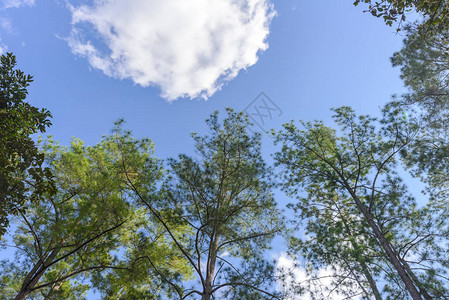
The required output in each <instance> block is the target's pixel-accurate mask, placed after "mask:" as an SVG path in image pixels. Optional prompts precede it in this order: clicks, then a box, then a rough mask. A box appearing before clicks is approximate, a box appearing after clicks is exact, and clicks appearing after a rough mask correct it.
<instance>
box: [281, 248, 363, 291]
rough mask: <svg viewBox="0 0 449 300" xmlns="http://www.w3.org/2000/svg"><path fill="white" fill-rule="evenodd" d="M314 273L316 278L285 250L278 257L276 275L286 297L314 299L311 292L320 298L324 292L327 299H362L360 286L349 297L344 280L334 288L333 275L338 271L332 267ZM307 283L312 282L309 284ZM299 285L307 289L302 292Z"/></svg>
mask: <svg viewBox="0 0 449 300" xmlns="http://www.w3.org/2000/svg"><path fill="white" fill-rule="evenodd" d="M313 273H314V275H315V279H312V277H311V275H310V274H308V272H307V271H306V269H305V268H303V267H301V266H299V265H298V262H297V261H295V260H293V259H292V258H291V257H289V256H288V255H287V254H286V253H284V252H282V253H281V254H280V255H279V257H278V258H277V264H276V276H277V277H278V278H279V279H278V288H279V290H280V291H283V292H284V293H286V297H285V299H288V300H311V299H314V298H312V297H311V293H313V294H315V295H318V298H320V296H319V295H321V296H322V293H323V292H324V295H325V297H326V299H333V300H343V299H352V300H360V299H362V298H361V297H360V296H358V294H359V293H361V291H360V289H359V288H356V290H358V291H357V292H356V293H355V294H356V295H354V296H353V297H349V298H348V296H347V295H345V294H344V292H349V290H348V287H347V286H345V285H344V284H343V282H342V283H341V285H340V288H338V289H335V290H334V289H333V287H334V286H335V283H334V284H333V283H332V281H333V279H335V278H334V277H333V276H332V275H333V274H335V273H336V271H335V270H332V269H331V268H330V267H327V268H322V269H318V270H314V271H313ZM337 273H338V272H337ZM316 278H319V279H316ZM306 283H311V284H310V285H307V284H306ZM352 286H353V285H352ZM298 287H302V288H305V290H304V291H302V293H300V292H299V290H298ZM295 288H296V290H295ZM353 288H354V286H353Z"/></svg>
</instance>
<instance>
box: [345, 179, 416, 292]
mask: <svg viewBox="0 0 449 300" xmlns="http://www.w3.org/2000/svg"><path fill="white" fill-rule="evenodd" d="M345 188H346V189H347V190H348V191H349V193H350V194H351V197H352V199H353V200H354V202H355V204H356V205H357V207H358V208H359V210H360V211H361V212H362V214H363V216H364V218H365V220H366V221H367V222H368V224H369V226H370V227H371V229H372V230H373V233H374V235H375V236H376V238H377V240H378V241H379V243H380V245H381V247H382V249H384V251H385V252H386V254H387V257H388V260H389V261H390V262H391V264H392V265H393V267H394V268H395V269H396V271H397V273H398V275H399V277H400V278H401V280H402V282H403V283H404V285H405V288H406V289H407V291H408V292H409V294H410V296H411V297H412V298H413V299H414V300H422V297H421V293H420V292H418V289H417V288H416V286H415V284H414V283H413V281H412V280H411V278H410V276H409V275H408V273H407V271H406V269H405V268H404V266H403V265H402V263H401V261H400V260H399V258H398V257H397V256H396V254H395V252H394V251H393V249H392V247H391V245H390V243H389V242H388V240H387V238H386V237H385V235H384V234H383V233H382V232H381V230H380V229H379V227H378V226H377V224H376V222H374V219H373V216H372V215H371V213H370V212H369V211H368V210H367V209H366V207H365V206H364V205H363V203H362V201H360V199H359V197H357V195H356V194H355V193H354V191H353V190H352V189H351V187H350V186H348V185H347V186H345Z"/></svg>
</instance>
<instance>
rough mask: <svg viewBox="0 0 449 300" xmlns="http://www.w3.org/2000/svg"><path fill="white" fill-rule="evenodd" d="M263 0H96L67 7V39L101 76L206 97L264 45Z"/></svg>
mask: <svg viewBox="0 0 449 300" xmlns="http://www.w3.org/2000/svg"><path fill="white" fill-rule="evenodd" d="M269 1H270V0H189V1H179V0H146V1H142V0H96V1H95V2H94V4H93V5H82V6H79V7H71V11H72V25H73V27H72V32H71V34H70V36H69V38H67V41H68V44H69V46H70V48H71V50H72V52H73V53H74V54H76V55H79V56H82V57H84V58H86V59H87V60H88V61H89V64H90V65H91V66H92V67H94V68H96V69H100V70H101V71H103V72H104V73H105V74H106V75H107V76H110V77H114V78H119V79H124V78H129V79H131V80H132V81H133V82H134V83H136V84H139V85H141V86H143V87H146V86H149V85H154V86H158V87H159V88H160V89H161V96H162V97H164V98H166V99H168V100H174V99H177V98H180V97H188V98H195V97H203V98H208V97H210V96H211V95H212V94H214V93H215V92H216V91H217V90H220V89H221V87H222V86H223V84H224V83H226V82H228V81H229V80H231V79H233V78H235V77H236V76H237V74H238V73H239V71H240V70H244V69H246V68H248V67H249V66H252V65H254V64H255V63H256V62H257V60H258V56H259V54H260V53H261V52H263V51H264V50H266V49H267V48H268V44H267V42H266V39H267V36H268V34H269V26H270V23H271V20H272V18H273V17H274V15H275V12H274V8H273V6H272V4H271V3H270V2H269Z"/></svg>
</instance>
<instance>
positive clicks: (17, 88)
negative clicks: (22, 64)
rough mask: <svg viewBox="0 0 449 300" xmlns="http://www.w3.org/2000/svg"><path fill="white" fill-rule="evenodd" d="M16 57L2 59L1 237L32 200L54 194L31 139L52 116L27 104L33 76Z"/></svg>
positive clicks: (42, 128)
mask: <svg viewBox="0 0 449 300" xmlns="http://www.w3.org/2000/svg"><path fill="white" fill-rule="evenodd" d="M15 66H16V58H15V56H14V55H13V54H12V53H7V54H5V55H1V57H0V237H1V236H2V235H3V234H4V233H5V230H6V227H7V226H8V224H9V221H8V215H9V214H16V215H17V214H18V213H19V211H20V209H22V206H23V204H24V203H26V202H27V201H28V200H31V201H37V200H38V199H39V198H40V196H41V195H42V194H43V193H48V192H50V191H52V190H53V186H52V184H51V173H50V172H49V169H46V168H42V163H43V160H44V156H43V154H41V153H39V151H38V149H37V147H36V145H35V143H34V141H33V139H32V138H31V135H32V134H34V133H37V132H41V133H42V132H45V129H46V128H47V127H48V126H50V125H51V123H50V120H49V118H50V117H51V115H50V112H49V111H48V110H46V109H38V108H36V107H34V106H32V105H30V104H29V103H27V102H25V98H26V96H27V94H28V92H27V87H28V86H29V84H30V82H32V81H33V79H32V77H31V76H30V75H25V74H24V73H23V72H22V71H20V70H17V69H15Z"/></svg>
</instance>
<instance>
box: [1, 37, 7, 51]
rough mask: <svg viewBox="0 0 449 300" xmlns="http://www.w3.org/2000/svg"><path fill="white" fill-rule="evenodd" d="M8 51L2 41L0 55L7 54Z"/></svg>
mask: <svg viewBox="0 0 449 300" xmlns="http://www.w3.org/2000/svg"><path fill="white" fill-rule="evenodd" d="M7 50H8V47H7V46H6V45H5V44H3V43H2V41H1V40H0V54H5V53H6V51H7Z"/></svg>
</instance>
